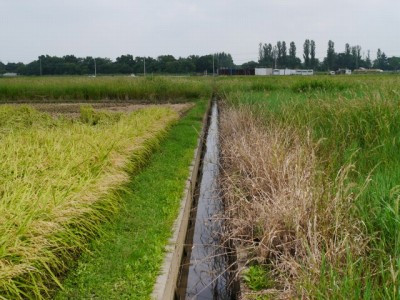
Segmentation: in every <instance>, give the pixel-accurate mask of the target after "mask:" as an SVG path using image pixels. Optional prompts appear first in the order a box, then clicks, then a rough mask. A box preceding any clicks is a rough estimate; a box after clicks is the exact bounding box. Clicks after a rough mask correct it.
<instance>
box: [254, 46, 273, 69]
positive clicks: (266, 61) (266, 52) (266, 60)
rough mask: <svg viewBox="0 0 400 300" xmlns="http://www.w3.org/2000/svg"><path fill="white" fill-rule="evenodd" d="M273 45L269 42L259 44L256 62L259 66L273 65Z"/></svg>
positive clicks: (268, 66) (271, 66)
mask: <svg viewBox="0 0 400 300" xmlns="http://www.w3.org/2000/svg"><path fill="white" fill-rule="evenodd" d="M272 50H273V47H272V45H271V44H261V43H260V45H259V51H258V52H259V58H258V63H259V65H260V66H263V67H267V68H273V67H274V57H273V53H272Z"/></svg>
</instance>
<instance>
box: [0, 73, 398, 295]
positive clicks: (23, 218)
mask: <svg viewBox="0 0 400 300" xmlns="http://www.w3.org/2000/svg"><path fill="white" fill-rule="evenodd" d="M212 95H214V96H215V97H217V98H218V99H219V104H220V110H221V112H220V131H221V133H220V136H221V166H220V168H221V174H222V175H221V178H220V185H221V195H222V197H223V200H224V202H225V211H226V212H225V216H224V218H225V219H226V220H227V221H226V226H227V229H226V230H225V231H226V236H225V239H226V240H229V241H230V243H231V244H233V245H234V246H235V247H236V249H237V251H238V252H240V253H241V255H240V259H241V262H240V264H239V270H238V271H239V273H240V277H241V278H242V279H241V280H242V283H243V289H242V297H243V298H244V299H299V298H304V299H344V298H348V299H398V298H399V297H400V211H399V201H400V151H399V149H400V77H399V76H393V75H387V76H386V75H371V76H357V75H355V76H331V77H328V76H312V77H307V78H302V77H217V78H210V77H201V78H200V77H178V78H173V77H147V78H130V77H99V78H81V77H54V78H46V77H45V78H23V77H21V78H2V79H0V102H1V103H3V104H2V105H0V148H1V150H0V299H48V298H57V299H94V298H96V299H123V298H129V299H149V298H150V293H151V290H152V286H153V284H154V282H155V278H156V276H157V274H158V272H159V267H160V264H161V262H162V259H163V253H164V252H163V249H164V247H165V245H166V243H167V240H168V237H169V236H170V234H171V227H172V224H173V222H174V219H175V218H176V216H177V211H178V206H179V202H180V197H181V195H182V193H183V189H184V186H185V180H186V178H187V177H188V175H189V174H188V173H189V171H188V168H189V165H190V162H191V159H192V157H193V151H194V149H195V147H196V143H197V137H198V133H199V132H200V129H201V126H202V124H201V120H202V118H203V115H204V113H205V110H206V106H207V105H206V104H207V101H208V100H209V99H210V98H211V96H212ZM150 103H152V104H157V105H153V106H148V105H147V104H150ZM168 103H181V104H179V105H178V106H176V105H171V104H168ZM182 103H184V104H182ZM16 104H18V105H16ZM138 104H140V106H137V105H138ZM158 104H168V105H158Z"/></svg>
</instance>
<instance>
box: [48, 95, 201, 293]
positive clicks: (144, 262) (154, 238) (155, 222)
mask: <svg viewBox="0 0 400 300" xmlns="http://www.w3.org/2000/svg"><path fill="white" fill-rule="evenodd" d="M206 104H207V102H206V101H198V102H197V104H196V106H195V107H194V108H193V109H191V110H190V111H189V112H188V114H187V115H186V116H185V117H183V118H182V119H181V120H180V121H179V122H178V123H177V124H176V125H174V126H173V127H172V129H171V130H170V132H169V134H168V136H167V138H166V139H165V140H164V141H163V142H162V143H161V145H160V148H159V150H158V151H157V152H156V153H154V154H153V156H152V159H151V161H150V163H149V165H147V166H146V167H145V168H144V169H143V170H142V171H141V172H140V173H139V174H138V175H137V176H134V177H132V181H131V182H130V183H129V184H128V185H127V186H126V187H125V188H124V191H123V192H122V194H121V197H122V201H123V203H124V206H123V209H121V211H120V212H119V213H118V215H117V216H116V217H115V218H114V219H113V221H112V222H111V223H109V224H107V225H106V226H105V227H104V228H103V230H102V231H103V234H102V235H101V237H100V238H98V239H96V240H95V241H94V242H93V243H92V245H91V251H90V252H89V253H86V254H85V255H84V256H83V257H82V258H81V259H80V260H79V262H78V264H77V267H76V268H75V269H74V270H73V271H72V272H71V273H70V274H69V276H68V277H67V278H66V280H65V282H64V290H63V291H60V292H59V293H58V294H57V296H56V299H147V298H149V297H150V294H151V292H152V289H153V285H154V283H155V280H156V277H157V275H158V272H159V268H160V265H161V263H162V260H163V257H164V248H165V245H166V243H167V241H168V238H169V237H170V235H171V228H172V224H173V222H174V220H175V218H176V216H177V213H178V209H179V204H180V200H181V197H182V194H183V190H184V187H185V181H186V179H187V177H188V170H189V165H190V163H191V161H192V159H193V153H194V149H195V147H196V144H197V138H198V133H199V132H200V128H201V125H202V124H201V123H202V118H203V115H204V113H205V109H206Z"/></svg>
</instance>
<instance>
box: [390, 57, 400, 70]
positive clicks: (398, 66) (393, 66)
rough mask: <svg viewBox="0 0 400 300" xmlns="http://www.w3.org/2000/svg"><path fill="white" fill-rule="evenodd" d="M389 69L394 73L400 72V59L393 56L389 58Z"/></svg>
mask: <svg viewBox="0 0 400 300" xmlns="http://www.w3.org/2000/svg"><path fill="white" fill-rule="evenodd" d="M388 68H389V70H392V71H400V57H396V56H392V57H389V58H388Z"/></svg>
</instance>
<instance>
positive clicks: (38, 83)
mask: <svg viewBox="0 0 400 300" xmlns="http://www.w3.org/2000/svg"><path fill="white" fill-rule="evenodd" d="M211 92H212V87H211V84H210V79H209V78H197V77H196V78H191V77H179V78H168V77H161V76H156V77H153V76H148V77H140V78H139V77H122V76H119V77H97V78H88V77H18V78H1V79H0V102H3V103H4V102H13V101H21V102H43V101H44V102H46V101H47V102H57V101H64V102H65V101H68V102H74V101H96V100H97V101H98V100H101V101H110V100H116V101H135V102H140V103H160V102H185V101H187V100H188V99H192V100H194V99H198V98H201V97H209V96H210V95H211Z"/></svg>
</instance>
